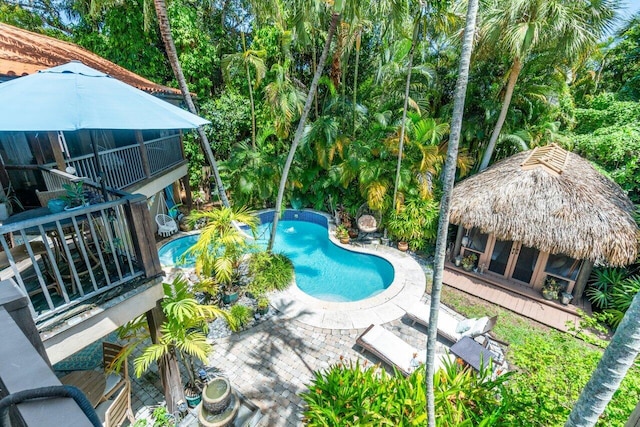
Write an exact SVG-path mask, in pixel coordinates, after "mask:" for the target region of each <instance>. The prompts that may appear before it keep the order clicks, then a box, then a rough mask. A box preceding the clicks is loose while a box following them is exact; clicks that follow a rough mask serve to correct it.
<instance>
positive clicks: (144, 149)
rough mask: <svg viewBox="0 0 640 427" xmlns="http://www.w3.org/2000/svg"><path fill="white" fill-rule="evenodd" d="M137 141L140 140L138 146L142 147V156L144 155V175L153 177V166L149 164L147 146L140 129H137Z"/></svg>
mask: <svg viewBox="0 0 640 427" xmlns="http://www.w3.org/2000/svg"><path fill="white" fill-rule="evenodd" d="M136 141H138V146H139V147H140V156H141V157H142V170H144V176H145V177H146V178H151V166H150V165H149V156H148V155H147V147H146V146H145V145H144V138H143V137H142V132H141V131H139V130H137V131H136Z"/></svg>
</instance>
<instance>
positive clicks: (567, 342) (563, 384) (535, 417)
mask: <svg viewBox="0 0 640 427" xmlns="http://www.w3.org/2000/svg"><path fill="white" fill-rule="evenodd" d="M509 356H510V362H511V363H513V364H515V365H516V366H517V367H518V371H519V372H518V373H517V374H515V375H514V376H513V377H511V379H510V381H509V382H508V384H507V387H508V388H509V389H510V390H511V395H510V396H511V399H512V400H513V404H514V406H515V408H516V409H517V410H516V411H514V412H513V413H512V414H510V417H511V420H512V422H513V425H518V426H522V427H528V426H542V425H543V426H561V425H564V422H565V421H566V420H567V417H568V416H569V412H570V411H571V408H572V407H573V404H574V403H575V401H576V400H577V398H578V395H579V394H580V391H581V390H582V388H583V387H584V386H585V384H586V383H587V381H588V380H589V377H590V375H591V373H592V371H593V370H594V369H595V366H596V364H597V362H598V360H599V359H600V357H601V353H600V351H599V350H596V349H593V348H590V347H588V346H586V345H585V344H583V343H582V342H580V341H578V340H576V339H575V338H573V337H572V336H571V335H568V334H563V333H560V332H557V331H551V332H543V331H537V330H533V329H531V330H529V332H528V336H527V337H526V338H525V341H524V342H523V343H522V344H519V343H512V344H511V347H510V349H509ZM638 392H640V371H639V370H638V368H637V367H633V368H632V369H631V370H630V371H629V372H628V373H627V376H626V377H625V379H624V380H623V382H622V384H621V386H620V388H619V389H618V391H616V393H615V394H614V396H613V399H612V401H611V402H610V403H609V405H608V406H607V408H606V409H605V412H604V414H603V416H602V417H601V418H600V420H599V421H598V424H597V425H599V426H623V425H624V424H625V422H626V420H627V418H628V417H629V414H630V413H631V412H632V411H633V408H634V407H635V405H636V403H637V395H638Z"/></svg>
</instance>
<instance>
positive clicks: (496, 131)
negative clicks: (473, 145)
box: [479, 57, 522, 171]
mask: <svg viewBox="0 0 640 427" xmlns="http://www.w3.org/2000/svg"><path fill="white" fill-rule="evenodd" d="M521 70H522V63H521V62H520V58H518V57H516V58H515V59H514V60H513V64H512V65H511V70H510V72H509V81H508V82H507V91H506V92H505V94H504V100H503V101H502V109H501V110H500V115H499V116H498V121H497V122H496V127H495V128H493V133H492V134H491V139H489V144H488V145H487V148H486V150H484V155H483V156H482V162H480V168H479V169H480V170H481V171H483V170H485V169H486V168H487V166H489V162H490V161H491V156H492V155H493V150H494V149H495V148H496V142H497V141H498V136H500V131H501V130H502V125H504V121H505V119H506V118H507V112H508V111H509V105H511V97H512V96H513V89H514V88H515V87H516V82H517V81H518V76H519V75H520V71H521Z"/></svg>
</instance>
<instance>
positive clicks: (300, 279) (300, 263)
mask: <svg viewBox="0 0 640 427" xmlns="http://www.w3.org/2000/svg"><path fill="white" fill-rule="evenodd" d="M314 215H315V216H317V217H322V216H321V215H319V214H314ZM284 218H285V219H284V220H281V221H279V222H278V233H277V234H276V241H275V243H274V252H282V253H284V254H286V255H287V256H288V257H289V258H290V259H291V261H292V262H293V266H294V269H295V274H296V284H297V286H298V287H299V288H300V290H302V291H303V292H305V293H306V294H308V295H311V296H313V297H315V298H318V299H321V300H324V301H333V302H350V301H360V300H363V299H366V298H369V297H371V296H374V295H377V294H379V293H381V292H383V291H384V290H385V289H387V287H388V286H389V285H390V284H391V282H393V278H394V269H393V266H392V265H391V263H389V262H388V261H387V260H385V259H383V258H380V257H378V256H375V255H370V254H363V253H357V252H352V251H349V250H346V249H344V248H341V247H339V246H338V245H336V244H334V243H333V242H331V241H330V240H329V238H328V235H327V228H326V226H324V225H321V224H320V223H321V222H322V221H318V220H317V218H313V222H309V221H306V220H290V219H289V220H287V219H286V218H287V216H285V217H284ZM323 219H324V218H323ZM325 222H326V221H325ZM270 225H271V223H270V222H269V223H266V224H263V225H261V226H260V229H259V232H258V236H260V238H259V239H258V243H259V244H260V245H261V246H263V247H266V243H267V239H268V238H269V227H270ZM197 239H198V235H191V236H185V237H181V238H178V239H176V240H174V241H172V242H169V243H167V244H165V245H163V246H162V247H161V248H160V250H159V255H160V262H161V263H162V264H163V265H165V266H170V265H176V260H178V259H179V258H180V257H181V256H182V254H183V253H184V252H185V251H186V250H187V249H188V248H189V247H190V246H191V245H193V244H194V243H195V242H196V240H197ZM190 264H191V265H193V260H190Z"/></svg>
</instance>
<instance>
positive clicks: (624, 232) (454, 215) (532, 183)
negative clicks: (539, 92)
mask: <svg viewBox="0 0 640 427" xmlns="http://www.w3.org/2000/svg"><path fill="white" fill-rule="evenodd" d="M633 212H634V205H633V204H632V203H631V201H630V200H629V198H628V197H627V196H626V194H625V193H624V192H623V191H622V189H621V188H620V187H619V186H618V185H617V184H615V183H614V182H612V181H611V180H609V179H608V178H606V177H605V176H603V175H602V174H601V173H600V172H598V171H597V170H596V169H595V168H594V167H593V166H592V165H591V164H590V163H589V162H588V161H587V160H585V159H583V158H581V157H580V156H578V155H576V154H574V153H571V152H568V151H565V150H563V149H562V148H560V147H559V146H557V145H555V144H551V145H548V146H545V147H538V148H537V149H535V150H532V151H526V152H522V153H519V154H516V155H514V156H512V157H509V158H507V159H505V160H503V161H501V162H498V163H496V164H494V165H492V166H491V167H490V168H488V169H486V170H485V171H483V172H480V173H478V174H477V175H474V176H471V177H469V178H467V179H465V180H464V181H462V182H460V183H459V184H457V185H456V187H455V188H454V190H453V195H452V201H451V216H450V222H451V223H452V224H457V225H461V226H462V227H464V228H465V229H472V228H474V229H478V230H480V232H481V233H485V234H488V235H493V236H495V239H498V240H500V241H512V242H519V243H520V244H522V245H523V246H526V247H530V248H536V249H538V250H539V251H540V252H541V253H542V252H544V253H548V254H565V255H568V256H570V257H572V258H575V259H576V260H588V261H590V262H591V263H595V264H607V265H611V266H624V265H627V264H630V263H632V262H634V261H635V259H636V257H637V255H638V246H639V245H638V242H639V236H640V232H639V230H638V227H637V225H636V223H635V221H634V219H633Z"/></svg>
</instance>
